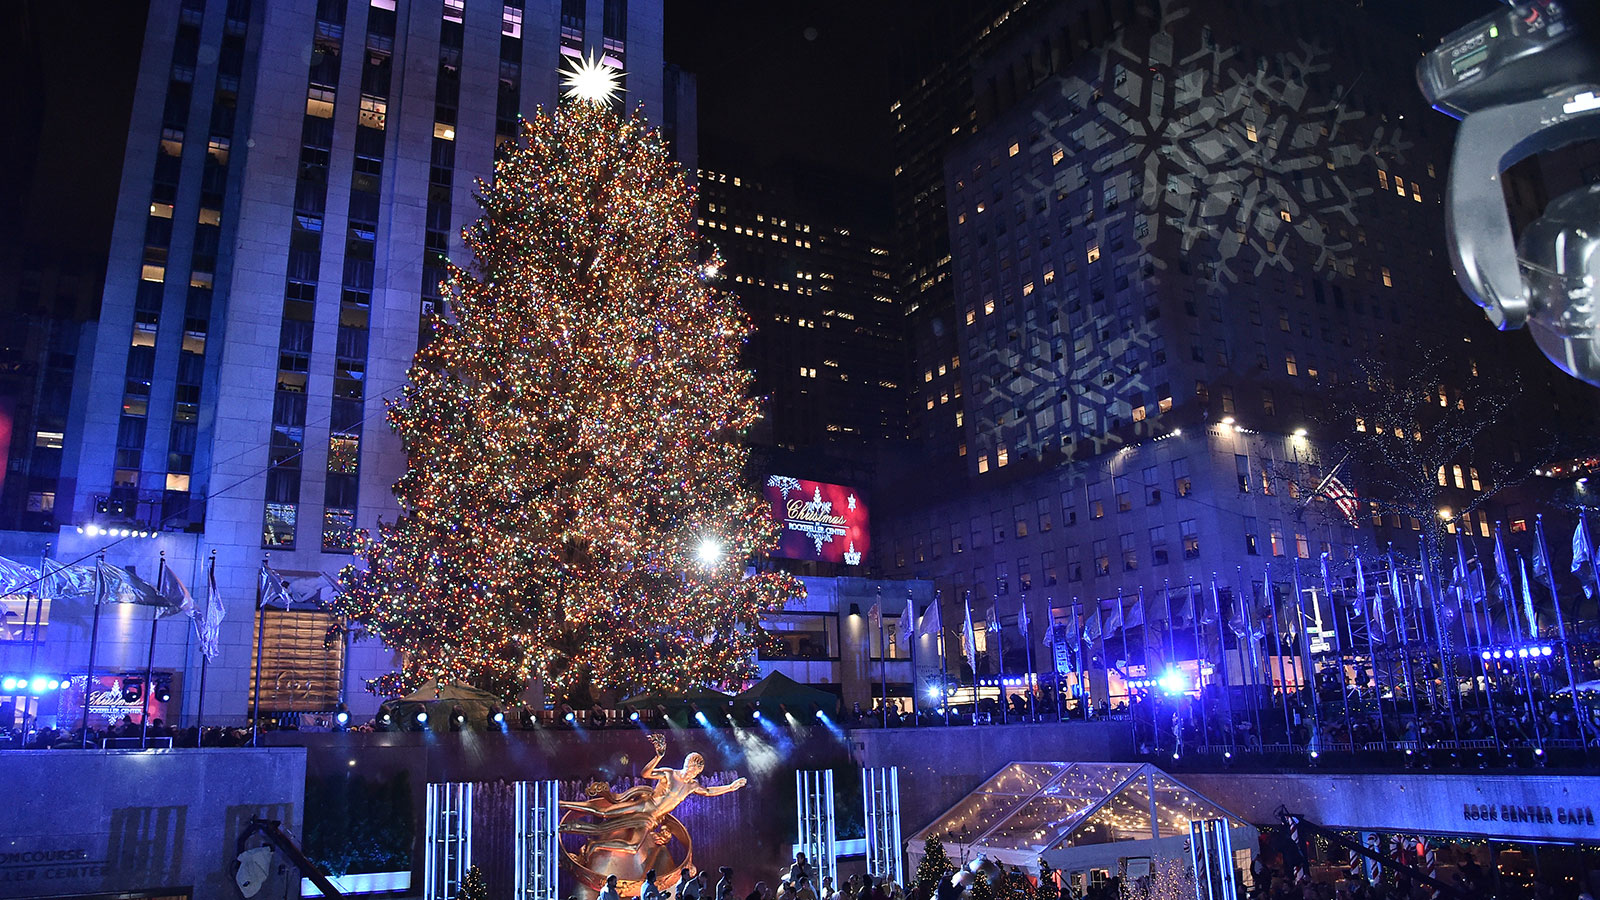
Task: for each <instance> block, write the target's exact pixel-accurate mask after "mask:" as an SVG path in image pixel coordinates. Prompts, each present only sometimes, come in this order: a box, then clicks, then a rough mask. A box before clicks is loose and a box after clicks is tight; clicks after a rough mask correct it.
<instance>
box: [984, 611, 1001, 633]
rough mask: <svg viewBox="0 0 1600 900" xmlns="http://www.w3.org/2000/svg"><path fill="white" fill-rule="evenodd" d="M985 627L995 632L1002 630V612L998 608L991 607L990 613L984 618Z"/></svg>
mask: <svg viewBox="0 0 1600 900" xmlns="http://www.w3.org/2000/svg"><path fill="white" fill-rule="evenodd" d="M984 627H985V628H987V629H989V630H990V631H994V632H998V631H999V630H1000V610H999V608H998V607H995V606H992V605H991V606H990V607H989V612H988V613H987V614H986V615H985V616H984Z"/></svg>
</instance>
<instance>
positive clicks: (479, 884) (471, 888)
mask: <svg viewBox="0 0 1600 900" xmlns="http://www.w3.org/2000/svg"><path fill="white" fill-rule="evenodd" d="M456 897H457V898H458V900H489V885H488V884H486V883H485V882H484V880H483V871H482V870H481V869H479V868H478V867H477V866H472V867H470V868H468V869H467V877H465V878H463V879H461V893H459V894H457V895H456Z"/></svg>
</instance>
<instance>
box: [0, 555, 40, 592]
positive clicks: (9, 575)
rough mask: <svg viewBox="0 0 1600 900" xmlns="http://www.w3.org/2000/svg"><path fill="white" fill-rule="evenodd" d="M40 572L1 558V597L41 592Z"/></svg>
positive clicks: (12, 560)
mask: <svg viewBox="0 0 1600 900" xmlns="http://www.w3.org/2000/svg"><path fill="white" fill-rule="evenodd" d="M39 582H40V578H39V570H38V569H35V568H32V567H31V566H25V565H23V564H22V563H19V562H17V561H16V560H14V559H6V558H5V557H3V556H0V597H4V596H7V595H9V594H20V593H22V592H24V591H29V592H32V593H38V592H39Z"/></svg>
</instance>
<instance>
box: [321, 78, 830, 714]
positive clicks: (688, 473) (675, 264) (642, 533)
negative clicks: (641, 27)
mask: <svg viewBox="0 0 1600 900" xmlns="http://www.w3.org/2000/svg"><path fill="white" fill-rule="evenodd" d="M615 74H616V73H615V72H614V71H613V70H609V69H605V67H603V66H597V65H593V64H590V65H588V66H584V67H580V70H579V71H578V72H576V73H569V80H568V94H569V97H570V99H569V100H568V101H566V102H564V103H563V104H562V105H561V106H560V107H559V108H558V109H557V110H556V111H555V112H554V113H553V114H546V113H544V112H542V111H541V112H539V113H536V114H535V116H534V118H533V119H532V120H531V121H529V122H525V123H524V124H523V128H522V133H521V136H520V138H519V139H518V141H517V142H516V144H515V146H514V149H510V150H509V151H508V152H506V153H504V154H503V158H502V159H501V161H499V162H497V163H496V165H495V177H494V181H493V183H492V184H485V183H480V185H479V198H478V200H479V203H480V205H481V206H482V207H483V216H482V217H481V218H480V219H478V221H477V222H476V223H475V224H474V225H472V226H471V227H470V228H468V229H467V230H466V232H465V242H466V246H467V249H468V250H470V251H471V254H472V259H473V262H472V264H471V266H470V267H468V268H460V267H456V266H452V267H451V268H450V269H449V278H448V280H446V281H445V282H444V284H443V285H442V287H441V294H442V296H443V298H444V300H445V303H446V310H447V311H446V312H445V313H443V314H442V315H440V316H437V317H435V318H434V320H433V323H432V326H433V335H432V338H431V340H430V341H428V342H427V344H426V345H425V346H424V347H423V349H421V350H419V351H418V352H417V355H416V358H415V360H414V362H413V366H412V368H411V370H410V372H409V373H408V378H409V382H408V384H407V385H406V386H405V387H404V388H403V391H402V395H401V397H400V399H399V400H397V401H395V402H393V403H392V404H391V406H390V410H389V422H390V424H391V425H392V426H393V427H394V429H395V430H396V431H397V432H398V433H399V435H400V438H401V441H402V443H403V445H404V447H405V450H406V453H407V458H408V468H407V471H406V472H405V474H404V475H403V476H402V477H401V479H400V480H399V482H398V483H397V484H396V485H395V493H396V496H397V497H398V498H399V500H400V504H401V515H400V517H399V518H398V520H396V521H395V522H393V523H390V524H382V525H380V528H379V537H378V539H377V540H376V541H375V542H372V543H370V544H368V545H367V546H365V547H364V548H363V550H362V556H363V557H364V559H365V561H366V567H365V568H364V569H358V568H357V567H349V568H347V569H346V570H345V572H344V573H343V581H344V586H345V591H344V593H343V595H342V597H341V598H340V600H339V601H338V604H339V607H340V611H341V612H343V613H344V614H345V615H347V616H349V617H351V618H356V619H360V620H362V621H363V622H365V623H367V625H368V626H369V627H370V628H372V629H374V630H375V631H376V632H377V633H378V634H379V635H380V636H381V637H382V638H383V640H384V641H385V642H386V643H387V644H388V645H389V646H391V647H393V648H395V649H398V650H401V651H404V654H405V671H404V680H405V681H406V683H407V684H408V685H414V684H417V683H420V682H422V681H424V680H426V679H435V680H437V681H438V682H439V683H440V684H444V683H448V682H455V681H467V682H473V683H477V684H480V685H484V686H485V687H489V686H509V685H522V684H525V683H526V682H527V680H528V679H529V678H537V679H540V680H542V681H543V682H544V684H545V685H546V687H547V688H548V689H551V690H552V691H554V692H555V693H556V694H558V695H564V696H572V695H574V694H581V693H583V692H584V691H585V690H586V689H587V688H589V687H591V686H592V687H595V688H600V689H618V690H622V691H633V690H637V689H647V688H648V689H681V688H687V687H690V686H695V685H706V684H710V685H722V684H726V683H729V682H737V681H740V680H741V679H744V678H747V677H749V676H750V675H752V674H753V673H752V670H753V667H754V658H755V650H756V647H757V644H758V642H759V641H760V640H761V631H760V628H759V625H758V618H759V617H760V615H761V614H762V613H764V612H767V611H769V610H774V609H778V608H781V606H782V605H783V603H784V602H785V600H786V599H787V598H789V597H790V596H801V595H803V594H804V587H803V586H802V585H801V584H800V582H799V581H798V580H797V579H794V578H792V577H790V576H787V575H782V574H774V573H765V574H757V575H753V576H750V577H746V574H745V568H746V564H747V561H748V560H749V559H751V558H752V557H755V556H757V555H759V554H761V553H763V552H764V551H766V550H767V549H768V548H770V547H771V546H772V545H773V544H774V543H775V541H776V537H777V528H778V526H777V524H776V523H775V522H774V521H773V520H772V519H771V517H770V515H769V511H768V507H767V506H766V504H765V503H764V501H763V500H762V498H761V496H760V495H759V494H758V493H757V492H756V490H755V489H754V488H753V487H752V486H751V485H749V484H747V483H746V481H745V478H744V472H743V470H744V467H745V462H746V457H747V451H746V450H745V448H744V447H743V446H742V445H741V443H740V436H741V433H742V432H743V431H744V430H745V429H746V428H747V427H749V425H750V424H751V423H752V422H753V421H754V420H755V418H756V416H757V409H758V408H757V402H756V401H755V400H754V399H753V398H751V397H750V396H749V395H748V392H749V388H750V384H751V376H750V373H748V372H747V371H744V370H743V369H741V368H740V367H739V364H738V356H739V352H740V348H741V346H742V345H743V343H744V342H745V340H746V338H747V336H748V334H749V332H750V327H751V326H750V322H749V321H748V319H747V318H746V317H745V315H744V313H743V312H742V311H741V310H740V308H739V306H738V303H737V301H736V300H735V298H734V297H733V296H732V295H730V294H728V293H726V292H725V291H722V290H719V289H718V288H717V287H716V285H715V275H716V272H717V268H718V265H719V260H718V259H717V258H716V257H715V255H712V256H711V258H710V259H709V260H706V259H703V258H702V255H701V244H700V240H699V237H698V236H697V235H696V233H695V231H694V229H693V224H694V196H693V190H692V189H691V188H690V187H689V185H688V184H687V183H686V182H685V181H684V178H683V176H682V173H681V171H680V170H679V167H678V166H677V164H676V163H674V162H673V161H672V160H671V159H670V158H669V156H668V154H667V149H666V147H665V146H664V145H663V144H662V142H661V139H660V138H659V137H658V135H657V134H656V133H655V132H654V131H652V130H650V129H649V128H648V127H647V126H646V123H645V121H644V119H643V117H642V116H641V115H640V114H638V113H635V114H633V115H632V116H627V117H624V116H620V115H618V114H617V113H614V112H613V111H612V110H611V109H610V107H609V104H608V101H609V92H610V90H612V89H614V86H615Z"/></svg>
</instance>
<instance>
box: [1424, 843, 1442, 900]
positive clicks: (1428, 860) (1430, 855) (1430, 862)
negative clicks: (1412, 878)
mask: <svg viewBox="0 0 1600 900" xmlns="http://www.w3.org/2000/svg"><path fill="white" fill-rule="evenodd" d="M1423 846H1424V847H1425V848H1427V849H1426V850H1425V851H1424V854H1425V855H1424V857H1423V859H1424V865H1425V866H1426V867H1427V869H1428V877H1429V878H1432V879H1435V880H1437V879H1438V878H1439V862H1438V860H1437V859H1436V858H1435V857H1434V851H1435V849H1436V848H1435V847H1434V844H1433V841H1430V840H1428V839H1427V838H1423ZM1439 893H1440V891H1439V888H1438V887H1437V886H1435V887H1434V888H1433V893H1432V894H1431V895H1429V896H1431V897H1432V898H1433V900H1439Z"/></svg>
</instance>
